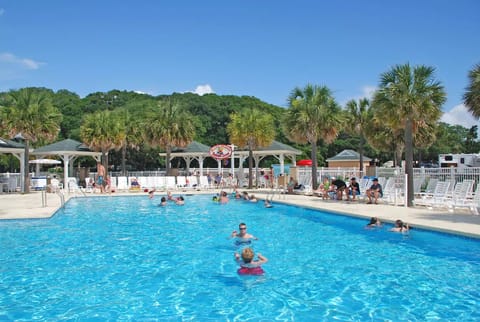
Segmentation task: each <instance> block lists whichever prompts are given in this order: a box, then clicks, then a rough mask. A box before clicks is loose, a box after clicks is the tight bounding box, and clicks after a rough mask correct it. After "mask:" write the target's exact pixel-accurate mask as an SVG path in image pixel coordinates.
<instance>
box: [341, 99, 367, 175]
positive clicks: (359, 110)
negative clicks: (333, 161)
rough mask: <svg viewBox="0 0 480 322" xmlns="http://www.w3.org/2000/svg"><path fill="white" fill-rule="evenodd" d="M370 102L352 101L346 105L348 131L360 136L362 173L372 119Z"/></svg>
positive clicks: (364, 100)
mask: <svg viewBox="0 0 480 322" xmlns="http://www.w3.org/2000/svg"><path fill="white" fill-rule="evenodd" d="M369 107H370V101H369V100H368V98H362V99H359V100H358V102H357V101H355V100H350V101H348V102H347V104H346V112H347V113H346V123H345V124H346V127H345V128H346V130H347V131H348V132H349V133H351V134H356V135H359V136H360V142H359V144H358V152H359V154H360V167H359V168H360V172H363V149H364V146H365V130H366V129H367V127H368V122H369V120H370V119H371V113H369Z"/></svg>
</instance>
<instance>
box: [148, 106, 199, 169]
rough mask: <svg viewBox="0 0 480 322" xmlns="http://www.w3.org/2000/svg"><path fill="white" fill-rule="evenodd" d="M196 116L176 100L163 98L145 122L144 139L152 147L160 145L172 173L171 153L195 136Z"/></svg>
mask: <svg viewBox="0 0 480 322" xmlns="http://www.w3.org/2000/svg"><path fill="white" fill-rule="evenodd" d="M193 119H194V117H193V116H192V115H191V114H189V113H187V112H185V111H183V110H182V109H181V108H180V105H178V104H177V103H176V102H172V101H171V100H161V101H159V102H158V104H157V108H156V109H153V110H152V111H150V113H149V115H148V116H147V118H146V122H145V123H144V124H143V134H144V139H145V141H146V142H148V143H149V144H150V145H151V146H152V147H156V146H159V147H161V148H162V149H164V150H165V152H166V154H167V162H166V171H167V174H169V173H170V155H171V153H172V149H173V148H174V147H180V148H182V147H186V146H187V145H188V144H190V142H192V141H193V139H194V137H195V127H194V123H193V121H192V120H193Z"/></svg>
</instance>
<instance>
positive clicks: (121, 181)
mask: <svg viewBox="0 0 480 322" xmlns="http://www.w3.org/2000/svg"><path fill="white" fill-rule="evenodd" d="M117 190H119V191H128V180H127V177H117Z"/></svg>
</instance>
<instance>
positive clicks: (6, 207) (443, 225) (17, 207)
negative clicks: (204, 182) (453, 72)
mask: <svg viewBox="0 0 480 322" xmlns="http://www.w3.org/2000/svg"><path fill="white" fill-rule="evenodd" d="M242 191H243V190H242ZM217 192H218V191H217V190H204V191H198V192H197V191H186V192H183V191H178V190H177V191H172V193H173V194H175V195H180V194H182V195H189V194H211V195H214V194H215V193H217ZM251 193H252V194H255V195H256V196H257V197H259V198H260V199H263V198H265V197H266V196H268V192H267V191H261V190H253V191H251ZM42 194H43V198H45V195H46V202H45V201H43V202H42ZM162 194H166V193H165V192H161V191H160V192H157V193H156V195H155V198H156V199H158V200H160V197H159V196H161V195H162ZM115 195H117V196H118V195H129V196H139V195H143V196H145V198H148V196H147V193H143V192H135V193H128V192H127V193H120V194H119V193H114V194H112V195H107V194H104V195H101V194H98V193H97V194H86V196H87V197H86V198H88V197H92V196H93V197H99V196H104V197H106V198H108V197H112V196H115ZM72 197H75V196H74V195H72V194H70V195H69V194H66V195H65V200H68V199H69V198H72ZM78 198H85V197H84V196H79V197H78ZM44 200H45V199H44ZM186 202H188V198H186ZM276 202H281V203H286V204H290V205H295V206H302V207H308V208H313V209H319V210H327V211H331V212H336V213H342V214H347V215H352V216H355V217H360V218H365V219H366V221H367V219H369V218H370V217H372V216H375V217H378V218H380V220H382V221H384V222H393V221H395V220H396V219H401V220H403V221H405V222H407V223H409V224H410V225H411V226H412V227H418V228H425V229H432V230H437V231H442V232H448V233H453V234H459V235H464V236H470V237H474V238H479V239H480V216H479V215H474V214H471V213H470V211H469V210H468V209H465V210H464V209H461V210H455V211H453V212H451V211H448V210H447V209H433V210H430V209H427V208H425V207H414V208H405V207H402V206H393V205H386V204H382V203H381V202H380V204H378V205H367V204H365V202H363V201H362V202H359V201H357V202H346V201H340V202H338V201H330V200H328V201H324V200H322V199H321V198H318V197H314V196H304V195H275V197H274V199H273V203H276ZM44 205H45V206H44ZM60 207H61V198H60V196H59V195H57V194H55V193H46V194H45V193H42V192H31V193H29V194H18V193H14V194H0V220H1V219H39V218H49V217H51V216H52V215H53V214H54V213H55V212H56V211H57V210H58V209H59V208H60ZM67 207H68V204H67ZM365 223H366V222H365Z"/></svg>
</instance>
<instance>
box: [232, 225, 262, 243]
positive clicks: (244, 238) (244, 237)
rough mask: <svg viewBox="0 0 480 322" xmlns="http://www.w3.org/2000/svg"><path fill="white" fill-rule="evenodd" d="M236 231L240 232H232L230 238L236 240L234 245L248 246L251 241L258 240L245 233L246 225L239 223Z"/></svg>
mask: <svg viewBox="0 0 480 322" xmlns="http://www.w3.org/2000/svg"><path fill="white" fill-rule="evenodd" d="M238 229H239V230H240V232H237V231H236V230H234V231H233V232H232V234H231V236H230V238H236V240H235V245H237V246H243V245H250V244H251V243H252V240H258V238H257V237H255V236H253V235H252V234H249V233H247V225H246V224H245V223H243V222H242V223H240V225H238Z"/></svg>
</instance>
